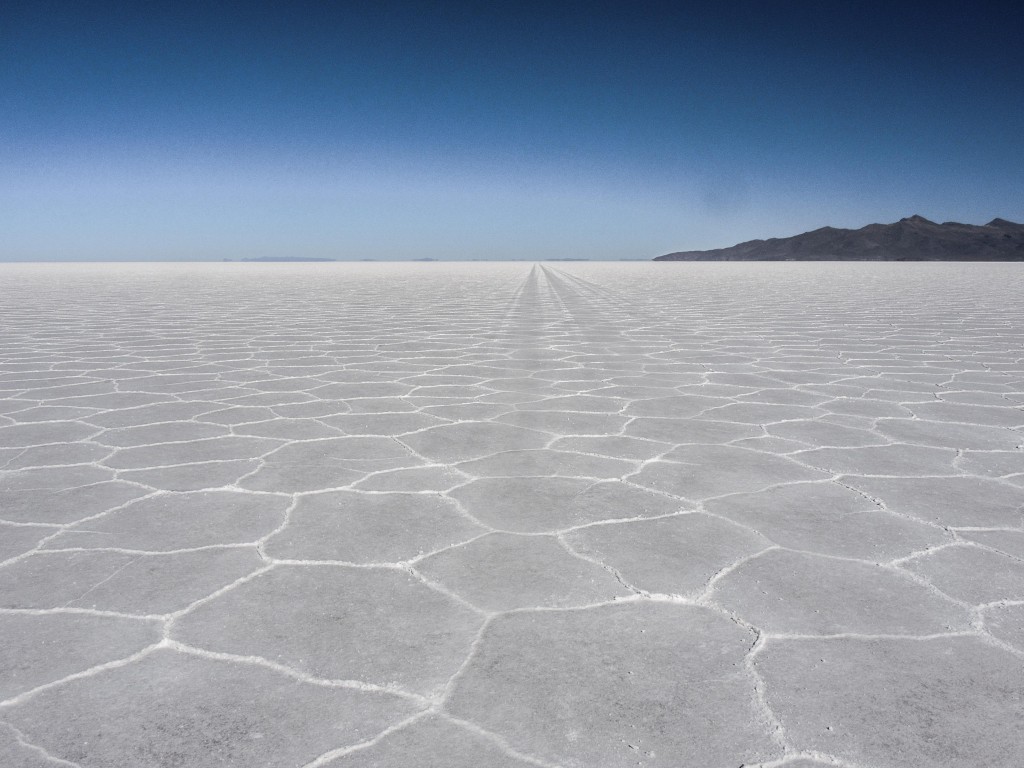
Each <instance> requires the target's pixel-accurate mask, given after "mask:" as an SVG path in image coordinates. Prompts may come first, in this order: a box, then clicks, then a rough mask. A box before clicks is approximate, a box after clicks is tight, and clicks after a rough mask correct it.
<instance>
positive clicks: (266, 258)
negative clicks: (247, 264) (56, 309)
mask: <svg viewBox="0 0 1024 768" xmlns="http://www.w3.org/2000/svg"><path fill="white" fill-rule="evenodd" d="M239 261H260V262H266V261H288V262H292V261H337V259H314V258H307V257H305V256H260V257H259V258H255V259H239Z"/></svg>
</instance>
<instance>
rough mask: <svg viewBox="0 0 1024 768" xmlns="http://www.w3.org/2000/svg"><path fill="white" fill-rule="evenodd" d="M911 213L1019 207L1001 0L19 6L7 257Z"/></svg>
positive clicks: (1017, 210) (8, 79)
mask: <svg viewBox="0 0 1024 768" xmlns="http://www.w3.org/2000/svg"><path fill="white" fill-rule="evenodd" d="M126 6H129V7H126ZM912 213H920V214H922V215H925V216H928V217H929V218H935V219H938V220H946V219H956V220H961V221H969V222H974V223H982V222H983V221H987V220H988V219H989V218H992V217H993V216H1003V217H1006V218H1011V219H1015V220H1022V219H1024V47H1022V46H1021V44H1020V13H1019V11H1016V10H1015V9H1014V8H1013V7H1012V6H1011V5H1010V4H1005V5H1003V4H993V3H989V4H985V3H981V4H977V5H972V4H962V3H956V4H953V3H948V4H947V3H888V4H881V3H877V4H876V3H870V2H869V3H852V2H851V3H832V2H817V3H810V2H807V3H804V2H800V3H787V2H781V3H780V2H775V3H769V2H733V3H727V4H725V3H723V4H719V3H706V4H688V3H643V2H636V3H629V2H621V3H611V2H607V3H605V2H590V3H529V2H527V3H515V4H509V5H508V7H504V8H499V7H498V6H497V5H493V4H489V3H441V2H438V3H410V2H407V3H395V2H386V1H385V2H377V3H360V2H343V3H338V4H330V3H295V2H293V3H287V4H285V3H279V4H270V3H245V4H238V5H233V4H215V3H211V4H200V3H196V4H190V3H187V2H177V3H173V4H171V3H168V4H162V3H136V4H122V3H89V2H82V3H47V2H32V3H15V4H13V5H11V4H5V5H4V6H3V9H2V10H0V259H30V258H43V259H69V260H74V259H106V258H110V259H131V258H138V259H147V258H159V259H190V258H196V259H219V258H241V257H248V256H318V257H330V258H417V257H425V256H429V257H434V258H549V257H591V258H615V257H627V258H629V257H634V258H644V257H651V256H654V255H658V254H659V253H663V252H665V251H670V250H680V249H687V248H703V247H717V246H723V245H729V244H732V243H734V242H737V241H739V240H744V239H749V238H752V237H761V236H781V235H787V234H794V233H796V232H798V231H803V230H806V229H810V228H814V227H817V226H822V225H825V224H832V225H836V226H862V225H863V224H866V223H869V222H871V221H892V220H895V219H897V218H900V217H902V216H906V215H910V214H912Z"/></svg>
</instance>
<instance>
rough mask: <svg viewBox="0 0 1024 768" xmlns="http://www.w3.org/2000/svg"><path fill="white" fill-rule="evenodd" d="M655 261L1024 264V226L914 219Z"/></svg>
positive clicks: (1002, 221)
mask: <svg viewBox="0 0 1024 768" xmlns="http://www.w3.org/2000/svg"><path fill="white" fill-rule="evenodd" d="M654 260H655V261H1024V224H1015V223H1014V222H1012V221H1007V220H1006V219H992V221H990V222H989V223H988V224H983V225H980V226H979V225H975V224H960V223H958V222H955V221H946V222H943V223H942V224H937V223H935V222H934V221H929V220H928V219H926V218H924V217H923V216H910V217H908V218H905V219H900V220H899V221H897V222H894V223H892V224H868V225H867V226H866V227H861V228H860V229H837V228H836V227H822V228H821V229H815V230H812V231H811V232H804V233H803V234H800V235H794V236H793V237H773V238H770V239H768V240H749V241H747V242H745V243H740V244H738V245H734V246H732V247H731V248H716V249H714V250H710V251H679V252H677V253H667V254H665V255H664V256H658V257H657V258H655V259H654Z"/></svg>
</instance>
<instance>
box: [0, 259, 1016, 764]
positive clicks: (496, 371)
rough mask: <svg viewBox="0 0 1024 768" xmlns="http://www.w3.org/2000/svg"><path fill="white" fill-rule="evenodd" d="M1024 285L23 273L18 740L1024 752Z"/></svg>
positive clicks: (937, 277) (442, 754)
mask: <svg viewBox="0 0 1024 768" xmlns="http://www.w3.org/2000/svg"><path fill="white" fill-rule="evenodd" d="M1022 296H1024V268H1022V266H1021V265H1015V264H1003V265H998V264H927V263H926V264H820V263H819V264H797V263H793V264H789V263H779V264H713V263H712V264H671V263H667V264H666V263H659V264H596V263H595V264H578V263H572V264H562V263H559V264H538V265H534V264H529V263H505V264H458V263H437V264H341V263H339V264H289V265H283V264H177V265H79V266H73V265H4V266H2V267H0V317H2V323H0V521H2V522H0V765H3V766H10V767H12V768H23V767H24V768H27V767H28V766H31V767H32V768H42V767H43V766H60V765H63V766H68V765H77V766H82V767H83V768H86V767H97V768H99V767H103V768H107V767H110V768H114V767H117V768H127V767H129V766H130V767H131V768H146V767H149V766H163V767H167V766H184V767H191V766H197V767H200V766H202V767H205V766H226V765H232V766H246V767H256V766H274V767H275V768H277V767H280V768H293V767H294V768H300V767H302V766H309V767H312V766H330V768H356V767H359V768H365V767H368V766H389V767H390V766H394V767H396V768H398V767H401V768H408V767H411V766H420V767H426V766H438V767H441V766H444V767H445V768H470V767H480V766H503V767H504V766H508V767H510V768H511V767H512V766H531V765H532V766H566V767H567V768H568V767H574V766H586V767H588V768H589V767H593V768H614V767H617V766H652V767H653V766H671V767H672V768H678V767H680V766H694V767H695V768H736V767H737V766H748V767H751V766H763V767H767V766H782V765H786V766H791V767H792V768H812V766H828V765H833V766H834V765H838V766H845V767H846V768H861V767H862V768H879V767H892V768H896V767H897V766H901V767H902V766H911V765H913V766H965V767H966V766H970V767H971V768H975V767H976V766H1007V767H1009V766H1019V765H1020V764H1021V760H1022V758H1021V756H1022V755H1024V730H1022V729H1021V728H1020V723H1021V722H1022V721H1024V695H1022V691H1024V451H1022V450H1021V445H1022V443H1024V301H1022V299H1021V297H1022Z"/></svg>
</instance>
